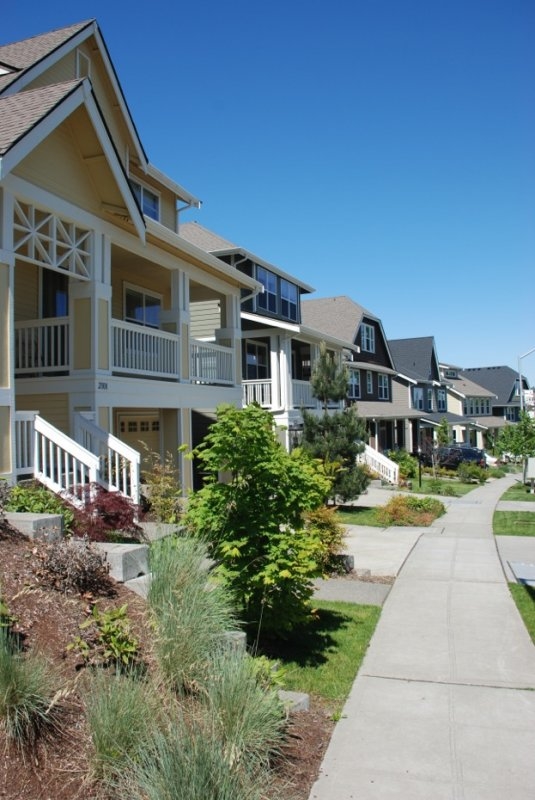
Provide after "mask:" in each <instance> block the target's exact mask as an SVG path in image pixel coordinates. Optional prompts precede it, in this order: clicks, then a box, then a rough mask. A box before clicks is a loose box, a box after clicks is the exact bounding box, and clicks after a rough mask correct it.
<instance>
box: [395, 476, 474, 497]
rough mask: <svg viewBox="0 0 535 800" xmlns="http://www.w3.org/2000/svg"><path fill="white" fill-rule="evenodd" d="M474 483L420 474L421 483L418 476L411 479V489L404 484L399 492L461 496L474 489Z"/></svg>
mask: <svg viewBox="0 0 535 800" xmlns="http://www.w3.org/2000/svg"><path fill="white" fill-rule="evenodd" d="M476 488H477V484H475V483H461V481H458V480H455V479H451V478H449V479H444V478H432V477H429V476H424V475H422V485H421V487H420V484H419V482H418V477H416V478H413V479H412V489H407V487H406V486H400V487H399V490H400V491H401V492H412V493H413V494H430V495H434V496H436V497H440V496H449V497H462V496H463V495H465V494H468V492H471V491H472V489H476Z"/></svg>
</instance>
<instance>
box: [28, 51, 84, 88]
mask: <svg viewBox="0 0 535 800" xmlns="http://www.w3.org/2000/svg"><path fill="white" fill-rule="evenodd" d="M75 77H76V53H75V52H74V51H71V52H70V53H68V54H67V55H66V56H65V57H64V58H62V59H61V60H60V61H57V62H56V63H55V64H53V65H52V66H51V67H49V68H48V69H47V70H45V72H43V73H41V75H38V76H37V78H35V79H34V80H33V81H31V83H29V84H28V87H27V88H28V89H37V88H39V87H40V86H50V85H51V84H54V83H63V82H64V81H71V80H72V79H73V78H75Z"/></svg>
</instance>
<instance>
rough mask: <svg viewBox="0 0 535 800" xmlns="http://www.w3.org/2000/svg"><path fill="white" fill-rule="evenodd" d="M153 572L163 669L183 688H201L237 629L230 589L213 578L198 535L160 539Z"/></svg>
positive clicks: (157, 640)
mask: <svg viewBox="0 0 535 800" xmlns="http://www.w3.org/2000/svg"><path fill="white" fill-rule="evenodd" d="M151 572H152V580H151V585H150V589H149V595H148V601H149V606H150V608H151V610H152V613H153V616H154V622H155V628H156V635H155V654H156V658H157V659H158V663H159V666H160V669H161V671H162V673H163V676H164V677H165V678H166V679H167V680H168V681H170V683H171V685H172V686H173V688H174V689H176V690H177V691H192V690H195V689H196V688H197V686H198V684H199V682H202V681H203V679H204V678H205V677H206V675H207V670H208V667H209V662H210V658H211V657H212V655H213V654H214V653H216V652H217V651H218V650H219V648H220V647H221V642H222V639H223V635H224V633H225V632H226V631H229V630H233V629H234V630H235V629H236V628H237V625H236V621H235V612H234V608H233V605H232V601H231V597H230V594H229V593H228V591H227V590H226V589H224V588H223V587H222V586H221V585H218V584H217V583H214V582H211V581H210V577H209V571H208V566H207V559H206V550H205V547H204V545H203V543H202V542H200V541H198V540H195V539H190V538H171V537H169V538H166V539H163V540H161V541H160V542H156V543H155V544H154V545H153V547H152V549H151Z"/></svg>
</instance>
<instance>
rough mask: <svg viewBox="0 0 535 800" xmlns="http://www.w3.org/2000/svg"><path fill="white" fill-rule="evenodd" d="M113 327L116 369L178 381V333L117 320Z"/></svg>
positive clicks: (114, 321)
mask: <svg viewBox="0 0 535 800" xmlns="http://www.w3.org/2000/svg"><path fill="white" fill-rule="evenodd" d="M111 327H112V340H113V350H112V352H113V362H112V369H113V371H114V372H117V373H123V372H124V373H126V374H128V375H137V376H146V377H150V378H173V379H174V380H178V375H179V364H178V354H179V338H178V336H177V335H176V334H174V333H168V332H167V331H161V330H157V329H156V328H148V327H144V326H143V325H136V324H134V323H131V322H123V321H122V320H118V319H114V320H112V323H111Z"/></svg>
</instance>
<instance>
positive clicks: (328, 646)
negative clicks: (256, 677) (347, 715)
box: [264, 600, 381, 713]
mask: <svg viewBox="0 0 535 800" xmlns="http://www.w3.org/2000/svg"><path fill="white" fill-rule="evenodd" d="M314 608H315V612H316V613H315V614H314V616H313V617H312V619H311V620H310V622H309V623H307V624H306V625H303V626H301V627H300V628H296V629H294V630H293V631H292V636H291V638H290V639H289V640H288V641H285V642H277V643H276V644H273V645H271V646H270V647H267V648H264V649H265V652H266V654H267V655H269V657H270V658H275V659H277V660H278V661H279V662H280V665H281V667H282V668H283V669H284V670H285V675H284V683H285V688H286V689H290V690H293V691H299V692H307V693H308V694H311V695H315V696H316V697H319V698H321V699H323V700H325V701H327V702H328V703H329V704H330V705H331V707H332V708H333V711H335V712H338V713H339V712H340V710H341V708H342V706H343V704H344V702H345V699H346V697H347V695H348V694H349V690H350V689H351V686H352V684H353V681H354V680H355V676H356V674H357V672H358V669H359V667H360V664H361V662H362V659H363V658H364V654H365V652H366V650H367V648H368V644H369V642H370V639H371V637H372V634H373V632H374V630H375V626H376V625H377V622H378V620H379V616H380V614H381V609H380V607H379V606H362V605H357V604H354V603H335V602H331V601H327V600H318V601H317V602H316V603H315V605H314Z"/></svg>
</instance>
